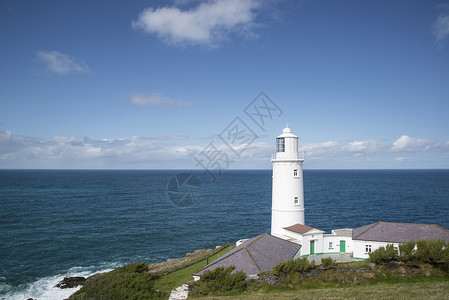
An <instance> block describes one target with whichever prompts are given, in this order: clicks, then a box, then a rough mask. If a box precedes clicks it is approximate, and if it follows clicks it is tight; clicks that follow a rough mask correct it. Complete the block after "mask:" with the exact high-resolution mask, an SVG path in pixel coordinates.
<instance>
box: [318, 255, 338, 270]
mask: <svg viewBox="0 0 449 300" xmlns="http://www.w3.org/2000/svg"><path fill="white" fill-rule="evenodd" d="M334 265H335V260H333V259H332V257H327V258H322V259H321V267H322V268H330V267H333V266H334Z"/></svg>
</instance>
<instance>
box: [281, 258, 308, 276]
mask: <svg viewBox="0 0 449 300" xmlns="http://www.w3.org/2000/svg"><path fill="white" fill-rule="evenodd" d="M313 268H315V262H314V261H312V263H309V261H308V260H307V257H302V258H296V259H292V260H287V261H283V262H281V263H279V264H278V265H276V266H275V267H274V271H275V273H276V274H277V275H279V274H281V273H299V272H305V271H309V270H311V269H313Z"/></svg>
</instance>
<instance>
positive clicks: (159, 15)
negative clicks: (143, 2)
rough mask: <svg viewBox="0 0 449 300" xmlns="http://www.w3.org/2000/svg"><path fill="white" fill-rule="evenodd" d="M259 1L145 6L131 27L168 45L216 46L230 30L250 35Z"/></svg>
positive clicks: (215, 1)
mask: <svg viewBox="0 0 449 300" xmlns="http://www.w3.org/2000/svg"><path fill="white" fill-rule="evenodd" d="M260 3H261V2H260V1H256V0H210V1H206V2H203V3H200V4H199V5H198V6H196V7H193V8H191V9H189V10H181V9H180V8H178V7H161V8H157V9H154V8H151V7H150V8H147V9H145V10H144V11H143V12H142V13H141V14H140V15H139V17H138V18H137V20H136V21H133V22H132V27H133V28H134V29H141V30H143V31H144V32H147V33H150V34H155V35H156V36H158V37H159V38H160V39H162V40H163V41H164V42H166V43H167V44H170V45H207V46H211V47H216V46H217V45H218V43H219V42H221V41H222V40H224V39H226V38H227V37H228V36H229V35H231V34H233V33H237V34H242V35H245V36H248V35H250V36H254V35H255V33H254V32H253V30H252V29H253V27H254V26H255V18H256V15H257V12H256V11H257V9H258V8H259V7H260V5H261V4H260Z"/></svg>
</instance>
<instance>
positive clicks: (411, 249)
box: [399, 241, 416, 262]
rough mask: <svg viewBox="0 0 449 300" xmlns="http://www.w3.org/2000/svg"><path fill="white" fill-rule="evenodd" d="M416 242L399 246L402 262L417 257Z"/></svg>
mask: <svg viewBox="0 0 449 300" xmlns="http://www.w3.org/2000/svg"><path fill="white" fill-rule="evenodd" d="M415 245H416V242H415V241H409V242H407V243H403V244H399V252H400V259H401V261H404V262H407V261H410V260H412V259H414V257H415Z"/></svg>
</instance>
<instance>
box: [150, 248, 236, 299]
mask: <svg viewBox="0 0 449 300" xmlns="http://www.w3.org/2000/svg"><path fill="white" fill-rule="evenodd" d="M231 249H232V247H231V246H229V247H223V248H222V249H221V250H220V251H219V252H217V253H215V254H214V255H212V256H209V257H207V258H203V259H202V260H200V261H197V262H195V263H194V264H191V265H188V266H184V267H183V268H180V269H179V270H176V271H174V272H171V273H169V274H166V275H164V276H160V277H157V278H156V279H155V280H154V288H155V289H158V290H160V291H161V292H162V293H166V294H167V293H170V292H171V290H173V289H174V288H176V287H178V286H180V285H181V284H183V283H189V281H192V274H193V273H195V272H197V271H198V270H200V269H201V268H202V267H204V266H206V265H207V263H210V262H212V261H214V260H215V259H217V258H218V257H220V256H222V255H223V254H225V253H227V252H229V251H230V250H231Z"/></svg>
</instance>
